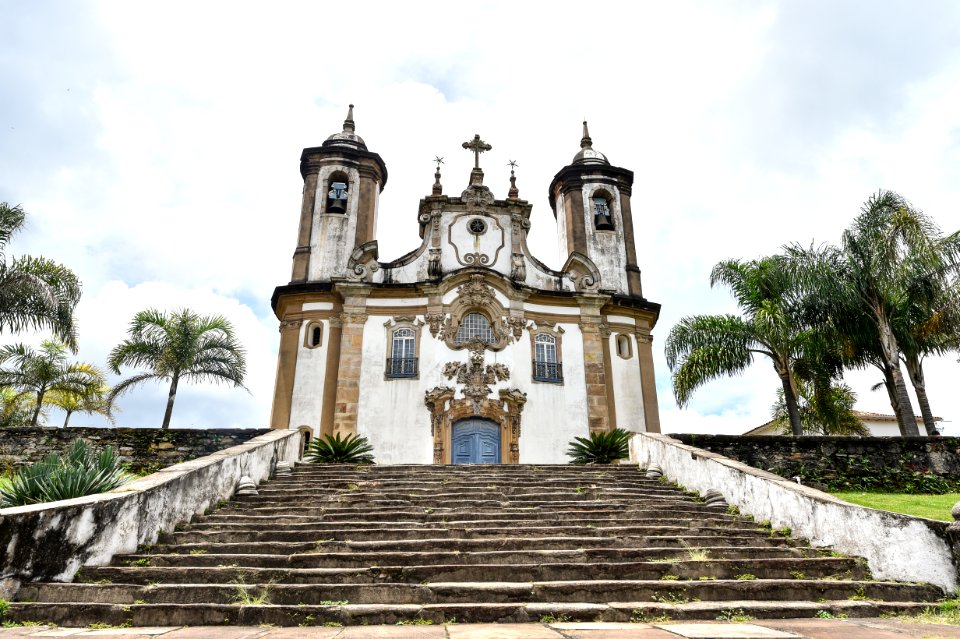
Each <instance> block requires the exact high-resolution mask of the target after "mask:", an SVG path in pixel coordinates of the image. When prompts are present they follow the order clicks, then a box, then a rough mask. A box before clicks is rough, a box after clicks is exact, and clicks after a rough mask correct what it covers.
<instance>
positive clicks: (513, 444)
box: [425, 386, 527, 464]
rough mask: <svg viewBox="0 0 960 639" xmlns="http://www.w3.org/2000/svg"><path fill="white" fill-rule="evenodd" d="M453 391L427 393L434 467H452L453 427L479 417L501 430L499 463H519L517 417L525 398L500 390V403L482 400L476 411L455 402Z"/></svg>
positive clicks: (467, 404) (471, 404) (440, 389)
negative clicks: (439, 465)
mask: <svg viewBox="0 0 960 639" xmlns="http://www.w3.org/2000/svg"><path fill="white" fill-rule="evenodd" d="M453 397H454V389H452V388H449V387H443V386H441V387H437V388H434V389H433V390H431V391H428V392H427V397H426V400H425V403H426V405H427V408H428V409H429V410H430V421H431V430H432V432H433V463H434V464H452V463H453V452H452V449H453V424H454V422H457V421H460V420H461V419H468V418H471V417H481V418H483V419H489V420H490V421H492V422H494V423H495V424H498V425H499V426H500V463H501V464H519V463H520V415H521V413H522V412H523V405H524V404H525V403H526V401H527V398H526V395H525V394H524V393H521V392H520V391H517V390H515V389H510V390H506V389H504V390H501V391H500V399H499V400H492V399H485V400H483V401H482V402H480V405H479V407H477V406H476V403H475V402H474V401H472V400H469V399H454V398H453Z"/></svg>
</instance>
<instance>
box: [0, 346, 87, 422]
mask: <svg viewBox="0 0 960 639" xmlns="http://www.w3.org/2000/svg"><path fill="white" fill-rule="evenodd" d="M8 362H9V363H10V364H11V366H8V367H6V368H2V369H0V385H2V386H9V387H12V388H13V389H14V390H15V391H17V393H18V395H21V396H24V395H32V397H33V401H34V408H33V415H32V417H31V418H30V425H31V426H34V427H35V426H36V425H37V422H38V420H39V418H40V411H41V409H42V408H43V407H44V405H45V403H46V397H47V394H48V393H51V392H69V393H80V394H83V393H89V392H91V391H92V390H93V389H96V388H99V387H100V386H101V385H102V384H103V373H101V372H100V371H99V370H97V369H96V368H95V367H93V366H91V365H90V364H84V363H82V362H70V361H68V360H67V347H66V346H65V345H63V344H61V343H59V342H53V341H45V342H43V343H42V344H41V345H40V350H35V349H34V348H32V347H30V346H25V345H24V344H12V345H8V346H4V347H2V348H0V363H8Z"/></svg>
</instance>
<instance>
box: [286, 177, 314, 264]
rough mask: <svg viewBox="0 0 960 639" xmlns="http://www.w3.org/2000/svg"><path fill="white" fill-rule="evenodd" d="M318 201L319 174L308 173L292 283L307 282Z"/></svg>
mask: <svg viewBox="0 0 960 639" xmlns="http://www.w3.org/2000/svg"><path fill="white" fill-rule="evenodd" d="M316 200H317V173H316V171H314V172H312V173H308V174H307V175H306V176H305V177H304V180H303V202H302V203H301V205H300V232H299V233H298V234H297V248H296V250H295V251H294V252H293V272H292V273H291V274H290V281H291V282H305V281H307V275H308V273H309V270H310V244H311V239H312V238H311V233H312V231H313V209H314V207H315V206H316Z"/></svg>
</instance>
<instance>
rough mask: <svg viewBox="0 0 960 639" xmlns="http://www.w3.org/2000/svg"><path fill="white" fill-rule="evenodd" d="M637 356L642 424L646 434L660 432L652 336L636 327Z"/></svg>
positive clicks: (646, 329)
mask: <svg viewBox="0 0 960 639" xmlns="http://www.w3.org/2000/svg"><path fill="white" fill-rule="evenodd" d="M636 335H637V355H638V358H637V359H639V360H640V389H641V391H642V392H643V422H644V425H645V428H646V429H647V432H648V433H659V432H660V406H659V404H658V403H657V380H656V377H655V374H654V369H653V335H651V334H650V329H648V328H641V327H637V332H636Z"/></svg>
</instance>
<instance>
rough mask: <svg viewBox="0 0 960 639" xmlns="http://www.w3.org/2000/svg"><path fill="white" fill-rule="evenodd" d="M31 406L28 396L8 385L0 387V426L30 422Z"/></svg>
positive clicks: (5, 426) (12, 426)
mask: <svg viewBox="0 0 960 639" xmlns="http://www.w3.org/2000/svg"><path fill="white" fill-rule="evenodd" d="M32 415H33V406H32V405H31V403H30V398H29V397H27V396H26V395H24V394H23V393H18V392H17V391H15V390H14V389H12V388H10V387H9V386H4V387H3V388H0V428H17V427H20V426H26V425H27V424H28V423H30V417H31V416H32Z"/></svg>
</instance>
